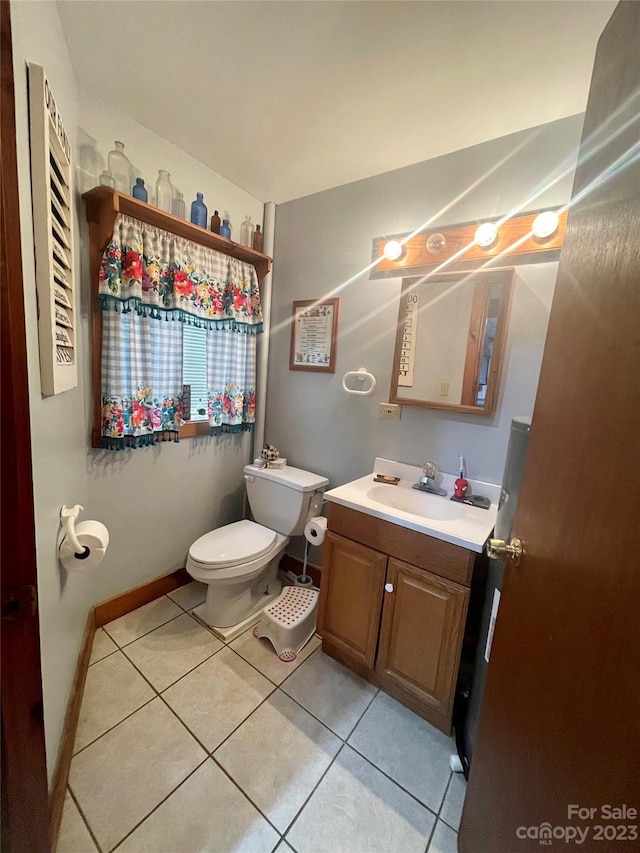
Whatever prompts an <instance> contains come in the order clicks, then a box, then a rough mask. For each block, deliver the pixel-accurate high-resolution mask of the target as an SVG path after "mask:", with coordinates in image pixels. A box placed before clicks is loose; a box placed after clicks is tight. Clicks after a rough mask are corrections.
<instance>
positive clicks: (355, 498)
mask: <svg viewBox="0 0 640 853" xmlns="http://www.w3.org/2000/svg"><path fill="white" fill-rule="evenodd" d="M376 474H384V475H391V476H393V477H400V482H399V483H398V485H397V486H393V485H389V484H384V483H376V482H374V478H375V476H376ZM421 476H422V468H420V467H418V466H417V465H405V464H404V463H403V462H393V461H392V460H390V459H380V458H378V459H376V461H375V464H374V470H373V472H372V473H371V474H367V476H366V477H361V478H360V479H359V480H353V481H352V482H351V483H345V484H344V486H338V487H337V488H335V489H331V490H330V491H328V492H325V494H324V497H325V500H327V501H331V502H332V503H337V504H341V505H342V506H346V507H349V509H355V510H358V511H359V512H364V513H365V514H366V515H372V516H375V517H376V518H382V519H384V520H385V521H390V522H391V523H392V524H398V525H400V526H401V527H408V528H409V529H410V530H416V531H418V532H419V533H426V534H427V536H434V537H435V538H436V539H442V540H443V541H445V542H451V544H452V545H460V546H461V547H462V548H468V549H469V550H470V551H477V552H478V553H480V552H481V551H482V549H483V547H484V543H485V542H486V540H487V538H488V537H489V534H490V533H491V531H492V530H493V528H494V526H495V523H496V517H497V514H498V501H499V499H500V486H496V485H494V484H493V483H483V482H482V481H480V480H469V485H470V490H469V494H476V495H484V496H485V497H487V498H489V500H490V501H491V506H490V507H489V509H479V508H478V507H473V506H468V505H467V504H463V503H458V502H455V501H452V500H450V497H451V495H452V494H453V489H454V482H455V480H456V476H457V475H455V474H441V475H439V477H438V480H439V482H438V485H439V486H441V487H442V488H443V489H446V490H447V496H446V497H442V496H440V495H433V494H430V493H428V492H422V491H419V490H418V489H413V488H412V486H413V485H414V483H417V482H418V479H419V478H420V477H421ZM467 479H468V478H467Z"/></svg>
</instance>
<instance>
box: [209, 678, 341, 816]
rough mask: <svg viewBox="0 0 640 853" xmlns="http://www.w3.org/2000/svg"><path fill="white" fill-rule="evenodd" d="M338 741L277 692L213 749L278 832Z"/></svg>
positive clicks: (316, 779)
mask: <svg viewBox="0 0 640 853" xmlns="http://www.w3.org/2000/svg"><path fill="white" fill-rule="evenodd" d="M340 745H341V741H340V740H339V739H338V738H337V737H336V736H335V735H334V734H332V733H331V732H330V731H329V730H328V729H327V728H325V726H323V725H322V724H321V723H319V722H318V721H317V720H315V719H314V718H313V717H312V716H310V715H309V714H308V713H307V712H306V711H305V710H303V709H302V708H301V707H300V706H299V705H296V703H295V702H294V701H293V700H291V699H290V698H289V697H288V696H285V694H284V693H281V692H280V691H276V692H275V693H273V694H272V695H271V696H270V697H269V699H267V701H266V702H264V703H263V704H262V705H261V706H260V707H259V708H258V709H257V711H256V712H255V713H254V714H252V715H251V716H250V717H249V718H248V719H247V720H246V721H245V722H244V723H243V724H242V725H241V726H240V728H239V729H237V730H236V731H235V732H234V733H233V734H232V735H231V737H230V738H229V739H228V740H227V741H225V743H223V744H222V746H221V747H220V748H219V749H218V750H217V751H216V752H215V759H216V761H218V762H219V763H220V764H221V765H222V766H223V767H224V768H225V769H226V770H227V772H228V773H229V774H230V775H231V776H232V778H233V779H235V781H236V782H237V783H238V785H239V786H240V787H241V788H242V790H243V791H245V793H246V794H247V796H248V797H249V798H250V799H251V800H252V801H253V802H254V803H255V804H256V805H257V806H258V808H259V809H260V811H262V813H263V814H265V815H266V816H267V817H268V818H269V820H270V821H271V823H272V824H273V825H274V826H275V827H276V828H277V829H278V830H280V832H284V830H285V829H286V828H287V826H288V825H289V823H290V822H291V821H292V820H293V818H294V817H295V815H296V813H297V812H298V810H299V809H300V807H301V806H302V804H303V803H304V801H305V799H306V798H307V797H308V796H309V794H310V793H311V791H312V790H313V787H314V785H316V784H317V782H318V781H319V780H320V778H321V776H322V774H323V773H324V772H325V770H326V769H327V767H328V766H329V764H330V763H331V760H332V759H333V757H334V756H335V754H336V753H337V751H338V749H339V748H340Z"/></svg>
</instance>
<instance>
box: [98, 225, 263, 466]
mask: <svg viewBox="0 0 640 853" xmlns="http://www.w3.org/2000/svg"><path fill="white" fill-rule="evenodd" d="M99 299H100V301H99V304H100V308H102V309H103V322H102V368H101V373H102V376H101V380H102V381H101V400H102V418H101V420H102V423H101V437H102V440H101V445H102V447H105V448H111V449H114V450H120V449H123V448H125V447H145V446H149V445H152V444H154V443H155V442H157V441H159V440H165V439H167V438H169V439H174V440H176V441H177V440H178V434H179V430H180V427H181V426H182V425H183V423H184V421H183V390H184V386H183V353H184V335H186V333H187V331H189V332H190V334H191V335H194V334H196V331H195V330H186V329H185V326H186V325H192V326H197V327H200V329H201V331H198V332H197V334H201V335H204V336H206V340H205V345H206V355H203V357H202V360H203V364H202V371H203V373H204V374H205V375H206V387H207V400H206V405H207V415H208V419H209V427H210V432H211V435H220V434H221V433H239V432H243V431H245V430H251V429H253V426H254V423H255V405H256V404H255V387H256V343H257V337H256V334H257V333H259V332H261V331H262V309H261V307H260V290H259V286H258V279H257V275H256V271H255V269H254V268H253V267H252V266H251V265H250V264H246V263H243V262H242V261H238V260H237V259H235V258H231V257H228V256H227V255H223V254H221V253H220V252H215V251H213V250H211V249H207V248H205V247H203V246H200V245H198V244H196V243H191V242H190V241H188V240H185V239H183V238H181V237H176V236H175V235H173V234H170V233H169V232H167V231H162V230H161V229H159V228H154V227H153V226H149V225H146V224H145V223H143V222H140V221H138V220H136V219H132V218H131V217H128V216H123V215H119V216H118V217H117V218H116V222H115V226H114V230H113V238H112V240H111V242H110V243H109V245H108V246H107V248H106V250H105V252H104V255H103V258H102V264H101V269H100V283H99ZM164 321H170V322H164ZM171 321H173V322H171Z"/></svg>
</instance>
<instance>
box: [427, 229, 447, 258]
mask: <svg viewBox="0 0 640 853" xmlns="http://www.w3.org/2000/svg"><path fill="white" fill-rule="evenodd" d="M446 245H447V238H446V237H445V236H444V234H440V233H439V232H438V233H437V234H429V236H428V237H427V252H429V253H430V254H432V255H437V254H439V253H440V252H441V251H442V250H443V249H444V247H445V246H446Z"/></svg>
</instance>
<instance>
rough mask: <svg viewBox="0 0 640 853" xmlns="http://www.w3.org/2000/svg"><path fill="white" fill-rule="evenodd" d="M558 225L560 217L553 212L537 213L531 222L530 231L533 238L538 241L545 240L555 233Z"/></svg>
mask: <svg viewBox="0 0 640 853" xmlns="http://www.w3.org/2000/svg"><path fill="white" fill-rule="evenodd" d="M558 225H560V217H559V216H558V214H557V213H556V212H555V210H545V212H544V213H539V214H538V215H537V216H536V218H535V219H534V220H533V225H532V226H531V231H532V232H533V236H534V237H537V238H538V240H545V239H546V238H547V237H551V236H552V235H553V234H555V233H556V231H557V230H558Z"/></svg>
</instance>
